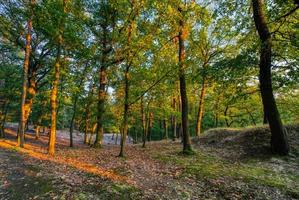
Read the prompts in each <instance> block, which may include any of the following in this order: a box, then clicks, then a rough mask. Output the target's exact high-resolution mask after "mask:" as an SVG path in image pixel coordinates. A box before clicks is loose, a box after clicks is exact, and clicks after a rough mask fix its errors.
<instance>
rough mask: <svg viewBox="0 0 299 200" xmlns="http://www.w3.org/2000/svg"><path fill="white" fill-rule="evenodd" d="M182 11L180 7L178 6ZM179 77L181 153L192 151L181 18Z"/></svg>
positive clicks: (181, 22) (183, 26) (184, 29)
mask: <svg viewBox="0 0 299 200" xmlns="http://www.w3.org/2000/svg"><path fill="white" fill-rule="evenodd" d="M179 11H180V12H181V13H182V9H181V8H179ZM179 25H180V30H179V79H180V93H181V104H182V128H183V135H182V137H183V153H189V152H190V151H192V148H191V141H190V135H189V130H188V97H187V89H186V80H185V44H184V43H185V37H186V28H185V24H184V21H183V19H180V22H179Z"/></svg>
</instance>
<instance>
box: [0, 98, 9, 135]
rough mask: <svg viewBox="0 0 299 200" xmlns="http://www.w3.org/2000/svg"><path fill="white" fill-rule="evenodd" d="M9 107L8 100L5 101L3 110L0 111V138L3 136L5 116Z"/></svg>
mask: <svg viewBox="0 0 299 200" xmlns="http://www.w3.org/2000/svg"><path fill="white" fill-rule="evenodd" d="M8 108H9V102H5V103H4V105H3V112H2V115H3V116H2V119H1V122H0V138H5V130H4V128H5V127H4V126H5V122H6V116H7V112H8Z"/></svg>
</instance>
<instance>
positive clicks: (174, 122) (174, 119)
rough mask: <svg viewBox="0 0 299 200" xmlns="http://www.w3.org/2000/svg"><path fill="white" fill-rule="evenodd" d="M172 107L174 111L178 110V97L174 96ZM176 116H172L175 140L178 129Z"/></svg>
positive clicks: (173, 137) (173, 138)
mask: <svg viewBox="0 0 299 200" xmlns="http://www.w3.org/2000/svg"><path fill="white" fill-rule="evenodd" d="M172 108H173V111H174V112H175V111H176V99H175V97H173V98H172ZM176 123H177V122H176V117H175V115H173V116H172V134H173V135H172V140H173V141H175V138H176V135H177V131H176Z"/></svg>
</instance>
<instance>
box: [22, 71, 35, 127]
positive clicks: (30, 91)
mask: <svg viewBox="0 0 299 200" xmlns="http://www.w3.org/2000/svg"><path fill="white" fill-rule="evenodd" d="M29 67H30V66H29ZM29 71H30V72H29V73H30V77H29V78H28V82H29V87H28V91H27V97H26V100H25V123H27V122H28V118H29V115H30V113H31V109H32V105H33V99H34V97H35V96H36V92H37V91H36V89H37V81H36V71H37V67H32V68H31V70H29Z"/></svg>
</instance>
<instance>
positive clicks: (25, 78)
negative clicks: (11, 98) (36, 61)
mask: <svg viewBox="0 0 299 200" xmlns="http://www.w3.org/2000/svg"><path fill="white" fill-rule="evenodd" d="M33 4H34V1H31V5H33ZM31 29H32V16H31V17H30V19H29V20H28V22H27V34H26V46H25V59H24V65H23V87H22V95H21V116H20V122H19V134H18V146H20V147H22V148H23V147H24V136H25V124H26V118H25V111H26V110H25V103H26V95H27V81H28V68H29V59H30V53H31V48H30V43H31Z"/></svg>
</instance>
